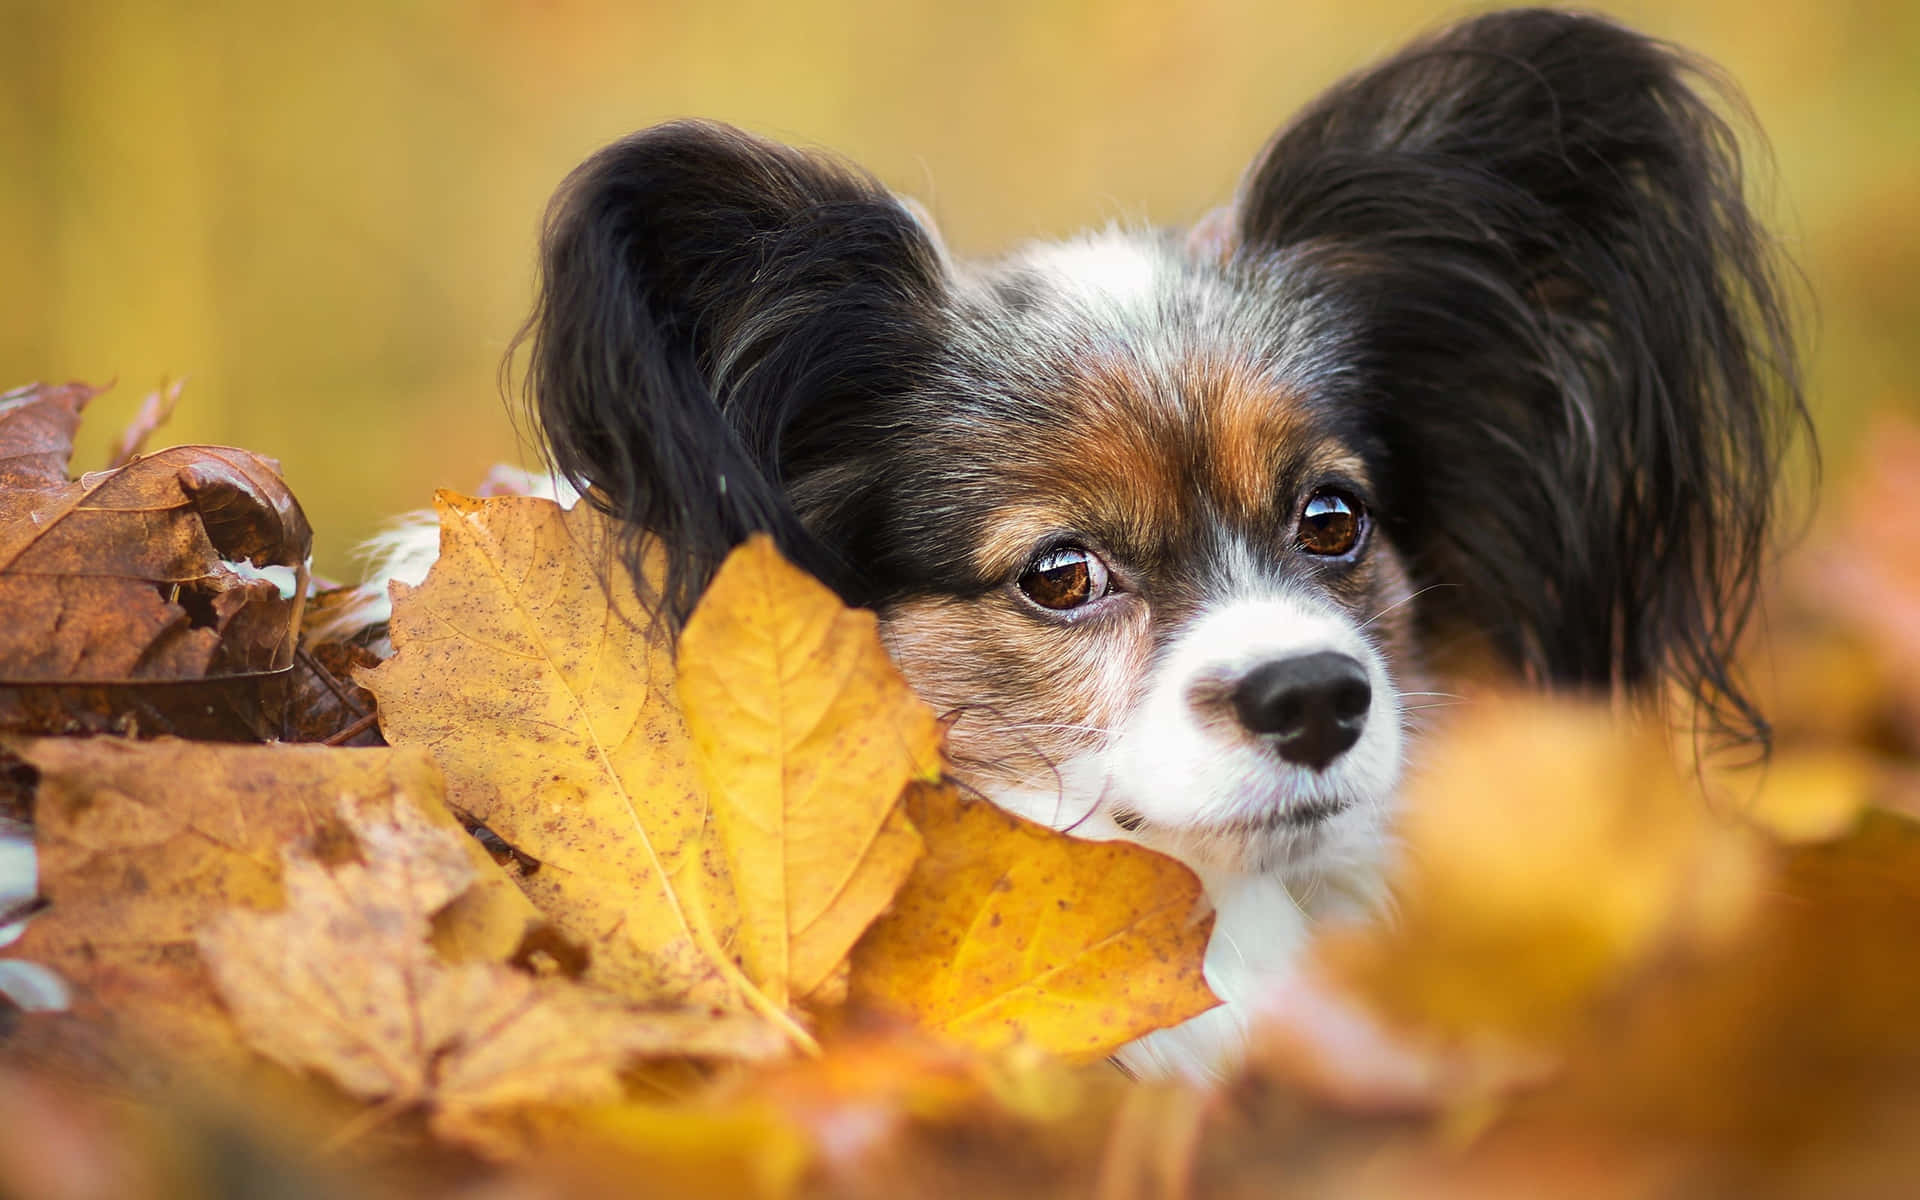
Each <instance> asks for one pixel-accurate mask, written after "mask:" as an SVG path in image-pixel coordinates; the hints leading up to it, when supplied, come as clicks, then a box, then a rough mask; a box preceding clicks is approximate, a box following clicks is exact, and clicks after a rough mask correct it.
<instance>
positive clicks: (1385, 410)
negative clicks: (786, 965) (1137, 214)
mask: <svg viewBox="0 0 1920 1200" xmlns="http://www.w3.org/2000/svg"><path fill="white" fill-rule="evenodd" d="M1700 78H1701V77H1700V75H1699V73H1698V72H1697V71H1696V69H1695V68H1694V66H1693V64H1691V63H1690V62H1689V61H1688V60H1687V59H1686V58H1685V57H1684V56H1683V55H1681V54H1679V53H1677V52H1675V51H1674V50H1673V49H1672V48H1670V47H1667V46H1664V45H1661V44H1659V43H1656V42H1653V41H1650V40H1648V39H1646V38H1643V37H1640V36H1639V35H1637V34H1634V33H1632V32H1630V31H1628V30H1625V29H1621V28H1619V27H1618V26H1615V25H1612V24H1610V23H1608V22H1606V21H1604V20H1601V19H1598V18H1594V17H1589V16H1583V15H1578V14H1571V13H1561V12H1553V11H1545V10H1526V11H1518V12H1511V13H1497V14H1492V15H1489V16H1485V17H1481V18H1477V19H1475V20H1472V21H1468V22H1466V23H1464V24H1462V25H1460V26H1458V27H1456V28H1454V29H1451V30H1447V31H1444V32H1442V33H1441V34H1439V35H1437V36H1435V37H1433V38H1431V39H1428V40H1426V41H1424V42H1420V43H1416V44H1415V45H1414V46H1413V47H1411V48H1410V49H1408V50H1407V51H1405V52H1403V53H1402V54H1400V55H1398V56H1396V57H1394V58H1393V59H1390V60H1388V61H1387V62H1385V63H1383V64H1381V65H1380V66H1378V67H1375V68H1373V69H1371V70H1369V71H1366V72H1362V73H1360V74H1358V75H1356V76H1354V77H1353V78H1351V79H1349V80H1346V81H1344V82H1343V83H1341V84H1340V85H1338V86H1337V87H1335V88H1334V89H1333V90H1331V91H1330V92H1328V93H1327V94H1326V95H1325V96H1324V97H1322V98H1321V99H1320V100H1319V101H1317V102H1315V103H1314V104H1313V105H1312V106H1310V107H1309V108H1308V109H1307V110H1306V111H1305V112H1304V113H1302V114H1301V115H1300V116H1299V117H1297V118H1296V119H1295V120H1294V121H1293V122H1292V123H1291V124H1290V125H1288V126H1287V127H1285V128H1284V129H1282V131H1281V132H1280V133H1279V134H1278V135H1277V136H1276V137H1275V138H1274V140H1273V141H1272V142H1271V143H1270V144H1269V145H1268V146H1267V147H1266V149H1265V150H1263V151H1262V152H1261V154H1260V155H1259V156H1258V158H1256V160H1255V162H1254V163H1253V165H1252V166H1251V167H1250V168H1249V170H1248V171H1247V173H1246V175H1245V176H1244V178H1243V179H1242V181H1241V185H1240V188H1239V190H1238V193H1237V195H1236V196H1235V199H1234V202H1233V204H1232V205H1231V206H1230V207H1229V208H1228V209H1226V210H1224V211H1223V215H1222V216H1221V217H1219V218H1218V219H1215V220H1209V221H1208V222H1205V223H1203V225H1202V227H1200V228H1199V229H1197V230H1195V231H1194V232H1192V233H1189V234H1186V235H1175V234H1158V233H1145V232H1143V233H1137V234H1114V235H1109V236H1103V237H1096V238H1092V239H1089V240H1086V241H1082V242H1075V243H1068V244H1066V245H1064V246H1055V247H1050V248H1038V249H1034V250H1030V251H1027V252H1023V253H1021V254H1018V255H1016V256H1014V257H1013V258H1012V259H1010V260H1008V261H1006V262H1004V263H1001V264H998V265H996V266H992V267H989V268H985V269H964V268H960V267H957V266H955V265H954V264H953V263H952V262H951V261H950V259H949V257H948V255H947V254H946V253H945V251H944V250H943V249H942V248H941V247H940V245H939V242H938V239H937V238H935V237H934V236H932V235H931V233H930V231H929V229H928V228H927V227H926V226H925V225H924V224H923V223H922V221H921V220H919V219H918V218H917V217H916V216H915V215H914V213H913V212H911V211H909V209H908V208H907V207H906V206H904V205H903V204H902V203H901V202H899V201H898V200H897V199H895V198H894V197H893V196H892V195H890V194H889V193H888V192H887V191H886V190H885V189H884V188H882V187H880V186H879V185H878V184H877V183H875V182H874V181H873V180H871V179H868V178H867V177H865V176H863V175H861V174H859V173H858V172H855V171H852V170H849V169H847V168H845V167H843V166H840V165H838V164H835V163H833V162H831V161H827V160H823V159H821V158H818V157H816V156H812V155H808V154H805V153H802V152H800V151H796V150H793V149H791V148H789V147H785V146H780V145H777V144H774V143H770V142H765V141H762V140H759V139H757V138H753V137H750V136H748V135H746V134H743V133H741V132H739V131H738V130H732V129H728V128H726V127H724V126H716V125H710V124H701V123H682V124H675V125H667V126H661V127H658V128H656V129H652V130H648V131H644V132H642V133H640V134H637V135H635V136H634V137H632V138H629V139H627V140H625V141H623V142H621V143H618V144H616V145H614V146H611V147H608V148H607V149H606V150H604V151H602V152H601V153H600V154H598V155H596V156H595V157H594V158H593V159H591V160H589V161H588V162H587V163H586V164H585V165H583V166H582V167H581V168H580V169H579V170H578V171H577V172H576V173H575V174H574V176H573V177H572V178H571V179H570V180H569V181H568V183H567V184H566V185H565V186H564V187H563V189H562V191H561V193H560V195H559V196H558V197H557V199H556V202H555V205H554V208H553V210H552V212H551V214H550V216H549V223H548V228H547V234H546V238H545V241H544V244H543V250H542V291H541V298H540V304H539V307H538V309H537V310H536V312H535V314H534V317H533V320H532V322H531V323H530V326H529V328H530V330H531V333H532V342H533V345H532V351H533V352H532V356H531V360H532V369H531V372H530V375H529V384H530V387H531V390H532V392H533V395H534V398H535V402H536V409H537V415H538V419H539V423H540V426H541V428H542V429H543V431H544V432H545V434H546V436H547V439H548V441H549V443H550V446H551V448H552V451H553V455H554V459H555V461H556V463H557V465H558V466H559V467H560V469H561V470H562V472H563V473H565V474H566V475H567V476H568V477H569V478H571V479H572V480H573V481H575V482H576V483H579V484H581V485H583V486H586V487H590V488H591V489H593V491H592V494H593V496H594V497H595V498H596V501H597V502H599V503H602V504H604V505H605V506H606V507H608V508H609V509H611V510H612V511H614V512H616V513H618V514H619V515H620V516H622V517H624V518H627V519H628V520H629V522H630V523H631V526H632V528H634V529H635V530H636V531H645V532H647V533H651V534H657V535H659V537H660V538H661V540H662V541H663V542H664V544H665V545H666V547H667V549H668V551H669V558H668V564H669V567H668V569H669V574H668V581H667V594H666V596H665V598H664V599H665V603H666V606H667V608H668V610H669V612H670V613H671V614H672V615H675V616H684V614H685V613H686V612H687V611H688V610H689V609H690V607H691V605H692V603H693V602H694V599H695V598H696V597H697V595H698V593H699V591H700V589H701V587H702V586H703V585H704V583H705V581H706V579H707V578H708V577H709V576H710V574H711V572H712V570H713V569H714V567H715V566H716V565H717V564H718V562H719V561H720V560H721V558H722V557H723V556H724V555H725V554H726V553H727V551H728V550H729V549H730V548H731V547H733V546H734V545H736V544H737V543H738V542H739V541H740V540H741V539H742V538H744V537H745V536H747V535H748V534H749V533H752V532H754V531H757V530H766V531H770V532H772V533H773V535H774V536H775V537H776V538H777V539H778V541H779V544H780V545H781V547H782V549H783V550H784V551H785V552H786V553H787V554H788V555H789V556H790V557H792V558H794V559H796V560H797V561H798V562H799V563H800V564H801V565H802V566H804V567H806V568H807V569H809V570H811V571H812V572H813V573H814V574H815V575H817V576H819V577H820V578H822V579H824V580H826V581H827V582H828V583H829V584H831V585H832V586H833V587H835V588H836V589H837V590H838V591H839V593H840V594H841V595H842V596H843V597H844V598H845V599H846V600H848V601H849V602H850V603H853V604H857V605H863V606H867V607H871V608H874V609H876V610H878V611H879V612H880V613H881V614H882V619H883V625H884V630H885V635H886V637H887V639H888V641H889V643H890V645H891V646H892V648H893V651H894V653H895V655H896V656H897V658H898V660H899V662H900V664H901V666H902V667H903V668H904V669H905V671H906V673H907V674H908V676H909V677H910V678H911V680H912V682H913V683H914V685H915V686H916V687H917V688H918V689H919V690H920V692H921V693H922V694H923V695H924V696H926V697H927V698H928V699H929V700H930V701H932V702H933V704H934V705H935V706H936V707H938V708H940V709H941V710H942V711H944V712H946V713H948V714H950V716H951V718H952V733H951V749H952V751H953V755H954V758H955V760H956V765H957V768H958V769H959V770H960V771H962V772H963V773H964V775H965V776H966V778H967V779H969V780H970V781H972V782H974V783H975V784H976V785H977V786H979V787H980V788H982V789H983V790H985V791H987V792H988V793H989V794H991V795H993V796H994V797H995V798H996V799H999V800H1001V801H1002V802H1003V803H1006V804H1009V805H1011V806H1015V807H1018V808H1021V809H1023V810H1025V811H1027V812H1028V813H1030V814H1032V815H1034V816H1036V817H1038V818H1040V819H1042V820H1044V821H1047V822H1048V823H1050V824H1054V825H1060V826H1066V827H1077V828H1080V829H1082V830H1089V831H1090V830H1096V829H1098V830H1103V831H1105V832H1109V833H1116V834H1126V835H1129V836H1133V837H1136V838H1138V839H1140V840H1143V841H1147V842H1149V843H1151V844H1155V845H1160V846H1164V847H1166V848H1168V849H1171V850H1174V851H1175V852H1177V853H1179V854H1181V855H1182V856H1183V857H1186V858H1187V859H1188V860H1189V861H1190V862H1193V863H1195V864H1196V865H1197V866H1200V867H1201V868H1202V869H1203V872H1205V871H1214V870H1217V871H1219V872H1224V873H1234V872H1243V871H1260V870H1265V869H1269V868H1294V867H1299V868H1317V867H1325V866H1330V865H1334V864H1338V863H1340V862H1341V861H1342V860H1344V859H1349V858H1354V857H1364V856H1365V855H1366V854H1367V853H1368V850H1369V848H1370V847H1371V846H1372V844H1373V841H1374V836H1373V835H1374V831H1375V828H1376V827H1377V824H1378V822H1379V820H1380V817H1381V815H1382V808H1383V805H1384V803H1385V800H1386V798H1387V797H1388V796H1390V795H1391V793H1392V790H1393V788H1394V785H1395V782H1396V780H1397V777H1398V774H1399V771H1400V762H1401V758H1402V749H1401V748H1402V740H1403V736H1404V726H1405V724H1406V719H1407V714H1408V713H1409V712H1410V711H1412V710H1413V709H1415V708H1417V707H1420V706H1419V705H1415V704H1409V703H1407V702H1406V697H1407V696H1408V695H1409V694H1417V692H1415V691H1414V690H1413V689H1418V688H1420V687H1421V686H1422V685H1420V684H1417V683H1416V684H1413V685H1412V689H1410V688H1409V682H1410V681H1411V680H1413V679H1415V678H1416V677H1418V675H1419V673H1420V671H1421V664H1422V661H1423V660H1424V659H1426V658H1428V657H1430V652H1431V651H1433V650H1434V649H1435V648H1437V647H1450V646H1452V645H1454V644H1455V643H1457V642H1461V641H1464V642H1466V643H1469V644H1471V645H1473V646H1475V647H1476V648H1479V649H1481V650H1483V651H1484V654H1485V655H1486V656H1488V657H1490V658H1491V659H1492V660H1494V661H1496V662H1499V663H1501V664H1503V665H1504V666H1506V667H1507V668H1509V669H1510V670H1511V671H1512V672H1513V673H1515V674H1516V675H1519V676H1522V677H1525V678H1527V679H1530V680H1533V681H1537V682H1543V683H1550V684H1558V685H1566V686H1574V687H1582V688H1591V689H1595V690H1603V689H1618V690H1622V691H1635V690H1638V691H1641V692H1646V693H1658V692H1659V691H1660V690H1661V689H1662V685H1664V684H1665V683H1667V682H1669V681H1678V682H1680V683H1682V684H1683V685H1685V686H1686V687H1688V688H1690V689H1691V690H1692V691H1693V693H1694V694H1695V695H1696V696H1698V697H1699V698H1700V699H1702V700H1703V701H1705V702H1706V704H1707V706H1708V709H1709V711H1714V712H1717V713H1719V714H1720V715H1723V716H1726V717H1730V718H1731V724H1732V725H1733V726H1734V727H1735V728H1736V729H1740V728H1744V729H1747V730H1749V731H1754V732H1758V731H1761V730H1762V729H1763V725H1762V723H1761V722H1760V721H1759V718H1758V716H1757V714H1755V713H1754V712H1753V710H1752V708H1751V707H1750V706H1749V705H1748V704H1747V703H1746V701H1745V699H1744V698H1743V697H1742V695H1741V693H1740V690H1739V688H1738V686H1737V683H1736V681H1735V680H1734V679H1733V678H1732V676H1731V674H1730V668H1729V666H1728V662H1729V660H1730V656H1731V653H1732V648H1733V646H1734V644H1735V642H1736V640H1737V639H1738V637H1739V634H1740V631H1741V627H1742V625H1743V623H1744V620H1745V618H1746V615H1747V613H1748V610H1749V608H1750V607H1751V604H1752V598H1753V594H1754V581H1755V575H1756V572H1757V569H1758V566H1759V564H1760V562H1761V561H1762V560H1763V558H1764V556H1765V553H1766V548H1767V547H1766V533H1767V523H1768V517H1769V513H1770V509H1771V493H1772V485H1773V481H1774V476H1775V473H1776V469H1777V464H1778V462H1779V460H1780V455H1781V453H1782V449H1783V443H1784V442H1785V440H1786V438H1787V437H1788V436H1789V435H1790V434H1791V433H1792V432H1794V431H1795V429H1796V427H1797V426H1798V425H1800V424H1801V423H1802V422H1804V419H1805V410H1804V407H1803V406H1802V405H1801V402H1800V396H1799V392H1798V384H1797V373H1796V369H1795V361H1796V359H1795V351H1794V346H1793V342H1792V338H1791V336H1790V330H1789V328H1788V322H1787V319H1786V305H1785V303H1784V300H1783V296H1782V294H1781V290H1780V287H1779V283H1778V275H1779V268H1778V264H1777V263H1776V260H1775V256H1774V255H1773V253H1772V250H1771V247H1770V245H1769V243H1768V241H1767V239H1766V237H1765V235H1764V234H1763V232H1762V231H1761V230H1760V229H1759V228H1758V226H1757V225H1756V223H1755V221H1754V218H1753V216H1752V214H1751V213H1750V212H1749V211H1748V209H1747V207H1746V204H1745V200H1744V196H1743V182H1742V178H1741V174H1740V163H1739V156H1738V154H1737V152H1736V149H1735V146H1734V142H1733V137H1732V135H1731V133H1730V132H1729V130H1728V129H1727V127H1726V125H1725V124H1724V123H1723V122H1722V121H1721V119H1720V117H1719V116H1718V115H1717V114H1716V113H1715V111H1714V110H1713V108H1712V107H1711V106H1710V105H1709V104H1708V103H1707V101H1706V100H1705V99H1704V98H1703V97H1702V95H1701V94H1700V93H1699V92H1697V91H1696V90H1695V85H1696V84H1697V83H1698V82H1699V81H1700ZM1201 117H1202V119H1203V115H1201ZM636 561H637V560H636Z"/></svg>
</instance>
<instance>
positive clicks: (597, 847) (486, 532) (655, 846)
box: [361, 492, 749, 1008]
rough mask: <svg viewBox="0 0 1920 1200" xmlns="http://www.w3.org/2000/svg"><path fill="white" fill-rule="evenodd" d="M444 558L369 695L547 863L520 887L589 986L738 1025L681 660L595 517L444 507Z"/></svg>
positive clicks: (509, 833)
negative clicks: (554, 927)
mask: <svg viewBox="0 0 1920 1200" xmlns="http://www.w3.org/2000/svg"><path fill="white" fill-rule="evenodd" d="M435 502H436V504H437V506H438V508H439V512H440V518H441V526H440V558H439V561H438V562H437V563H436V564H435V565H434V568H433V571H432V573H431V574H430V575H429V576H428V577H427V580H426V582H425V583H423V584H421V585H420V586H419V587H417V588H407V587H405V586H403V585H399V584H396V585H394V593H395V604H394V614H393V624H392V636H393V643H394V648H395V654H394V657H393V658H392V659H390V660H388V661H387V662H386V663H384V664H382V665H381V666H380V667H379V668H377V669H375V670H373V671H370V672H366V673H364V674H363V675H362V676H361V681H362V682H363V683H364V684H365V685H366V686H367V687H368V688H370V689H371V690H372V691H373V693H374V695H375V696H376V697H378V699H379V703H380V724H381V730H382V732H383V733H385V735H386V737H387V740H388V741H389V742H392V743H393V744H395V745H415V746H423V747H426V748H428V749H430V750H432V752H433V755H434V758H435V760H436V761H438V762H439V763H440V765H441V767H442V769H443V770H445V771H446V773H447V780H448V800H449V802H450V803H451V804H452V805H453V806H454V807H455V808H456V809H457V810H459V811H462V812H465V813H468V814H470V815H471V816H473V817H475V818H477V819H478V820H480V821H483V822H485V823H486V825H487V826H488V827H489V828H490V829H492V830H493V831H494V832H496V833H498V834H499V835H500V836H501V837H502V838H504V839H506V840H507V841H508V842H509V843H511V844H512V845H513V846H515V847H516V848H518V849H520V850H522V851H524V852H525V853H526V854H528V855H531V856H532V857H533V858H535V859H537V860H538V861H539V863H540V868H539V869H538V870H537V871H534V872H531V873H529V874H526V875H524V876H523V877H522V878H521V885H522V887H524V888H525V890H526V892H527V894H528V896H529V897H530V898H531V899H532V900H533V902H534V904H535V905H536V906H537V907H538V908H539V909H540V910H541V911H542V912H544V913H546V914H547V915H548V916H549V917H550V918H551V919H553V920H554V921H555V923H556V924H558V925H559V926H560V927H561V928H562V929H563V930H565V931H566V932H567V933H568V935H570V936H571V937H573V938H575V939H577V940H578V941H579V942H580V943H581V945H583V946H584V947H585V948H586V949H587V951H588V952H589V954H590V955H591V961H590V963H589V966H588V968H587V977H588V978H590V979H592V980H594V981H596V982H599V983H602V984H604V985H606V986H608V987H610V988H613V989H615V990H617V991H620V992H623V993H625V994H628V995H633V996H646V997H651V998H656V999H658V1000H659V1001H661V1002H663V1003H687V1004H706V1005H715V1006H720V1007H727V1008H737V1007H740V1006H741V1005H742V1004H744V1003H746V1002H747V1001H746V997H745V996H744V994H743V993H744V992H745V991H747V990H748V989H749V985H748V984H747V983H746V981H745V980H744V979H743V978H742V977H741V976H740V973H739V971H738V969H737V968H735V967H734V965H733V963H732V961H731V959H730V958H729V957H728V956H727V955H726V954H725V952H724V950H723V947H724V946H725V945H727V944H728V943H729V942H731V940H732V938H733V935H734V927H735V925H736V924H737V921H736V920H735V918H734V915H733V913H732V909H731V905H730V904H729V903H728V902H727V900H726V897H727V895H728V892H729V888H728V883H727V878H726V864H725V861H724V858H723V856H722V855H721V853H720V850H719V847H718V845H717V844H716V841H715V838H714V837H713V833H712V828H711V822H710V821H709V819H708V815H709V814H708V810H707V804H706V799H705V797H704V796H703V795H702V793H701V788H700V784H699V780H698V778H697V777H696V775H695V773H694V769H693V765H692V762H691V760H690V746H689V742H688V738H687V733H686V726H685V722H684V721H683V719H682V717H681V714H680V705H679V698H678V689H677V687H676V684H675V680H674V672H673V665H672V658H671V655H670V653H669V652H668V650H667V647H666V645H665V642H664V636H663V635H661V634H660V632H659V631H657V630H656V629H654V627H653V626H652V625H651V624H650V623H649V622H648V618H647V616H646V612H645V609H644V608H643V607H642V605H641V604H640V603H639V600H638V597H637V595H636V593H635V591H634V588H633V585H632V583H631V581H630V580H629V579H628V578H627V576H626V574H625V572H624V571H622V570H620V569H619V568H618V566H617V564H616V562H615V559H614V557H613V541H612V539H611V537H610V530H609V528H608V526H607V524H606V522H605V520H604V518H602V517H600V515H599V514H597V513H595V512H593V510H592V509H590V508H588V507H587V506H585V505H582V506H580V507H578V508H576V509H574V510H573V511H571V512H568V511H565V510H562V509H561V508H559V507H558V506H557V505H554V504H552V503H550V502H548V501H544V500H532V499H525V498H518V497H515V498H505V499H496V500H470V499H467V498H465V497H461V496H456V495H454V494H452V493H450V492H441V493H440V494H439V495H438V496H437V497H436V498H435Z"/></svg>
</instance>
